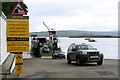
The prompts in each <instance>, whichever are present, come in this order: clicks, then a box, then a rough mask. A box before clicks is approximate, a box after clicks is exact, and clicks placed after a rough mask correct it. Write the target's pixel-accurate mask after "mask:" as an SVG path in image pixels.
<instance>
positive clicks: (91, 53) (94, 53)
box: [87, 52, 99, 55]
mask: <svg viewBox="0 0 120 80" xmlns="http://www.w3.org/2000/svg"><path fill="white" fill-rule="evenodd" d="M87 54H89V55H98V54H99V52H87Z"/></svg>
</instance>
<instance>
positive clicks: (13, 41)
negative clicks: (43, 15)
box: [6, 2, 29, 76]
mask: <svg viewBox="0 0 120 80" xmlns="http://www.w3.org/2000/svg"><path fill="white" fill-rule="evenodd" d="M23 15H27V12H26V11H25V10H24V8H23V6H22V4H21V2H16V3H15V5H14V8H13V10H12V12H11V13H10V16H8V18H7V31H6V33H7V52H11V53H15V73H16V74H18V76H19V75H20V74H22V73H23V52H29V16H23Z"/></svg>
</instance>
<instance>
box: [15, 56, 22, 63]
mask: <svg viewBox="0 0 120 80" xmlns="http://www.w3.org/2000/svg"><path fill="white" fill-rule="evenodd" d="M15 57H16V61H15V62H16V64H17V63H23V56H22V54H15Z"/></svg>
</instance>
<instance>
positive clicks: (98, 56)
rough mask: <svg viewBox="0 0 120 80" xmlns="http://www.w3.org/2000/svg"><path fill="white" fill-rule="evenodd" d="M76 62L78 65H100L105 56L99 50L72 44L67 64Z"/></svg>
mask: <svg viewBox="0 0 120 80" xmlns="http://www.w3.org/2000/svg"><path fill="white" fill-rule="evenodd" d="M71 61H76V63H77V65H81V64H82V63H86V62H97V64H98V65H102V63H103V54H102V53H100V51H99V50H97V49H96V48H94V47H93V46H91V45H88V44H85V43H83V44H71V45H70V46H69V48H68V50H67V63H68V64H71Z"/></svg>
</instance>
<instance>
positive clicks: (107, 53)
mask: <svg viewBox="0 0 120 80" xmlns="http://www.w3.org/2000/svg"><path fill="white" fill-rule="evenodd" d="M59 39H60V46H61V48H62V50H63V51H65V52H67V48H68V46H69V45H70V44H71V43H76V44H80V43H87V44H90V45H93V46H94V47H96V48H97V49H98V50H100V51H101V53H103V54H104V57H105V58H107V59H118V38H92V39H95V40H96V41H97V42H88V41H87V40H85V38H67V37H65V38H59Z"/></svg>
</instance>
